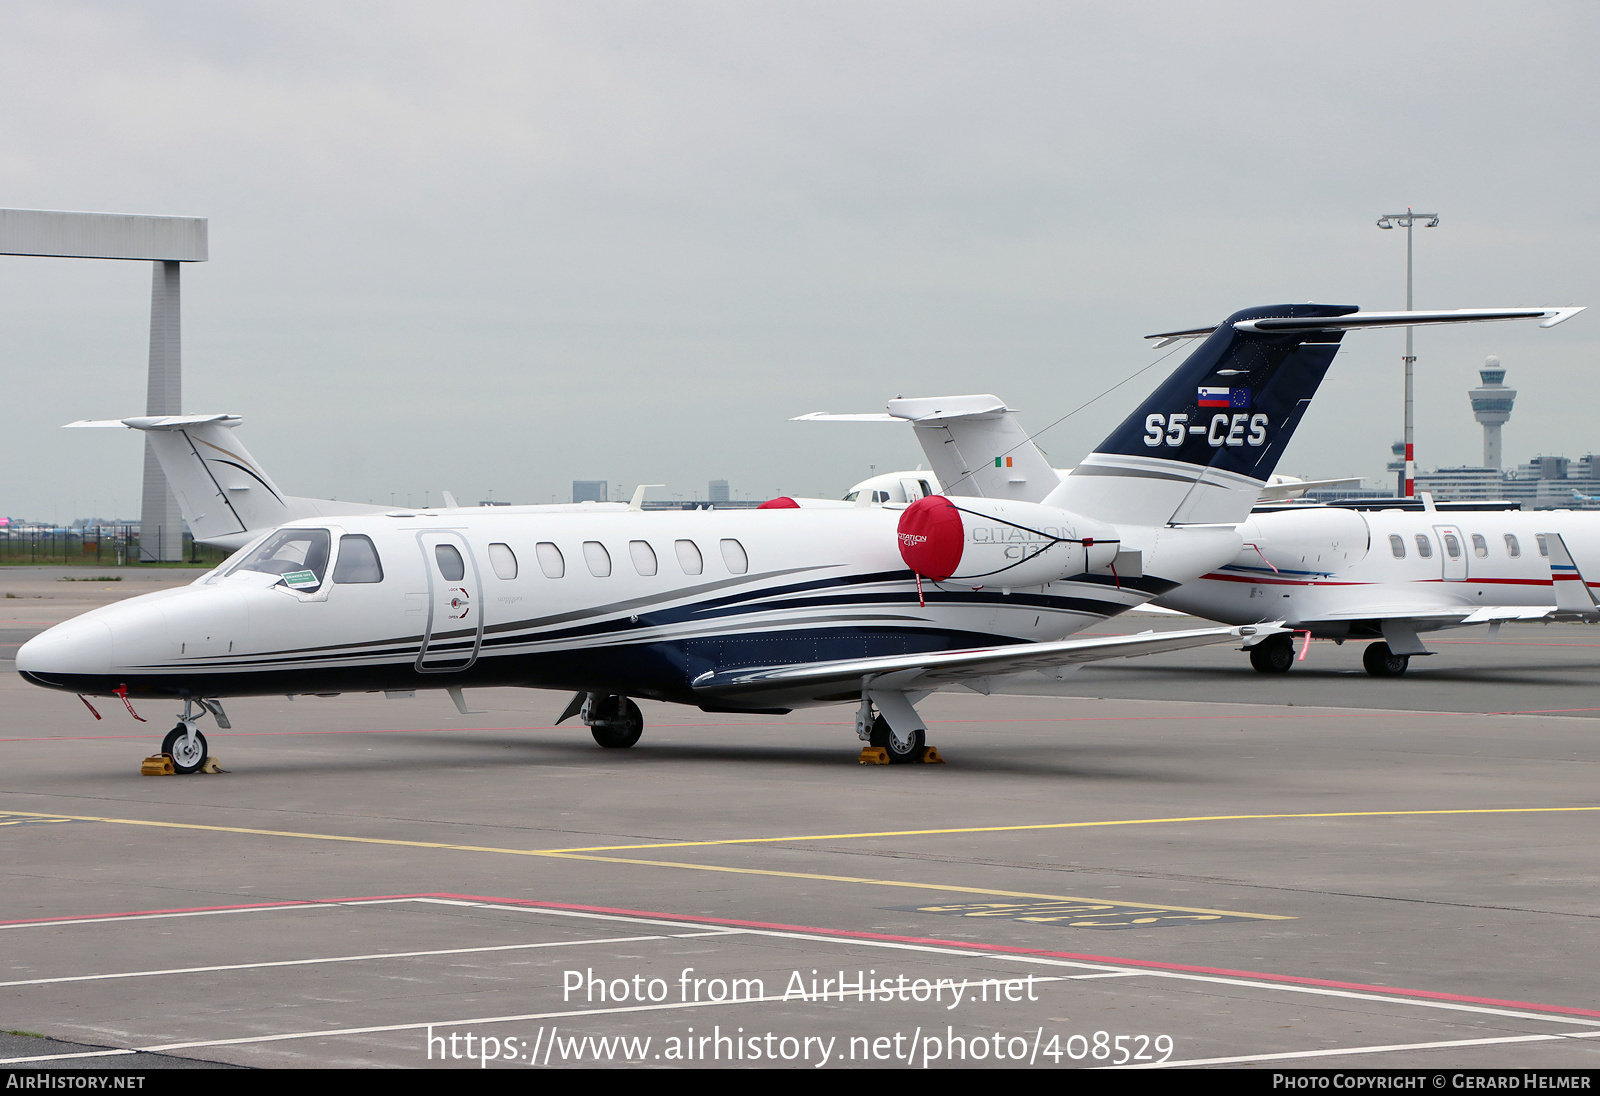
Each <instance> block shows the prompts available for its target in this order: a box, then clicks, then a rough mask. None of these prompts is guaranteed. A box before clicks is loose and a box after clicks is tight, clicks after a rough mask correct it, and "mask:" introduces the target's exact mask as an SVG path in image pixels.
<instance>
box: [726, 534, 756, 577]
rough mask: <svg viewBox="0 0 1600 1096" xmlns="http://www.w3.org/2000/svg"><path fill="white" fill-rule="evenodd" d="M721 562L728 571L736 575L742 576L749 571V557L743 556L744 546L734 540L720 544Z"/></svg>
mask: <svg viewBox="0 0 1600 1096" xmlns="http://www.w3.org/2000/svg"><path fill="white" fill-rule="evenodd" d="M722 562H723V563H726V564H727V565H728V570H729V571H730V572H732V573H733V574H736V575H742V574H744V573H745V572H746V571H748V570H750V557H749V556H747V555H745V554H744V545H742V544H740V543H739V542H738V541H736V540H724V541H723V542H722Z"/></svg>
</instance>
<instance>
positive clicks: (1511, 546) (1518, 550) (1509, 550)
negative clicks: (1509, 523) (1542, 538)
mask: <svg viewBox="0 0 1600 1096" xmlns="http://www.w3.org/2000/svg"><path fill="white" fill-rule="evenodd" d="M1521 554H1522V545H1520V544H1518V543H1517V538H1516V536H1515V535H1514V534H1512V533H1507V534H1506V555H1508V556H1510V557H1511V558H1512V559H1516V558H1517V557H1518V556H1520V555H1521Z"/></svg>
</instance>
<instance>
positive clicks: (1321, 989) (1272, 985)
mask: <svg viewBox="0 0 1600 1096" xmlns="http://www.w3.org/2000/svg"><path fill="white" fill-rule="evenodd" d="M745 931H746V932H748V933H750V934H751V935H752V936H778V937H789V938H791V939H797V940H817V941H825V942H828V943H836V944H862V945H866V946H868V947H877V948H894V949H897V950H901V951H927V952H933V953H936V954H941V955H962V956H968V957H971V958H981V959H1002V960H1005V961H1007V962H1013V963H1036V964H1039V965H1041V966H1049V967H1079V968H1083V969H1086V970H1100V971H1106V972H1108V973H1115V974H1123V975H1134V974H1143V975H1148V976H1149V977H1151V978H1173V979H1177V980H1178V981H1184V982H1211V983H1214V984H1217V985H1223V986H1244V987H1248V988H1251V989H1266V990H1277V991H1280V992H1287V993H1309V994H1313V995H1315V996H1320V997H1343V998H1349V999H1352V1000H1357V1001H1381V1002H1384V1003H1385V1004H1392V1005H1411V1006H1415V1007H1420V1008H1435V1009H1445V1010H1448V1011H1452V1012H1475V1013H1481V1014H1484V1015H1488V1016H1509V1017H1512V1018H1514V1019H1518V1020H1550V1021H1555V1022H1556V1023H1562V1024H1581V1025H1583V1026H1585V1027H1594V1028H1600V1019H1595V1018H1592V1017H1586V1016H1568V1015H1564V1014H1561V1013H1552V1012H1526V1011H1522V1010H1520V1009H1506V1008H1495V1007H1492V1006H1488V1005H1472V1004H1467V1003H1465V1002H1460V1001H1438V1000H1433V999H1430V998H1426V997H1402V996H1390V995H1389V994H1385V993H1364V992H1361V991H1359V990H1347V989H1335V988H1333V987H1331V986H1301V985H1295V984H1293V983H1291V982H1263V981H1259V980H1256V979H1252V978H1236V977H1230V976H1228V975H1224V974H1194V973H1191V972H1188V971H1177V970H1160V969H1155V968H1149V967H1117V966H1112V965H1111V964H1108V963H1088V962H1083V961H1081V960H1076V959H1053V958H1050V957H1048V956H1042V955H1025V954H1018V953H1016V952H980V951H966V950H964V949H956V948H946V947H939V946H937V945H933V944H902V943H898V942H895V941H886V940H861V939H857V938H854V937H848V936H822V935H819V934H817V933H804V932H784V931H781V930H777V929H746V930H745Z"/></svg>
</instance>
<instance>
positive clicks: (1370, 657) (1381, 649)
mask: <svg viewBox="0 0 1600 1096" xmlns="http://www.w3.org/2000/svg"><path fill="white" fill-rule="evenodd" d="M1361 665H1363V666H1365V667H1366V668H1367V673H1369V674H1371V675H1372V676H1373V677H1399V676H1400V675H1401V674H1403V673H1405V672H1406V667H1407V666H1409V665H1411V656H1410V655H1397V654H1395V653H1394V652H1393V651H1391V650H1389V645H1388V644H1387V643H1383V642H1378V643H1369V644H1367V649H1366V650H1364V651H1362V652H1361Z"/></svg>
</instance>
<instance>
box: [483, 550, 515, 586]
mask: <svg viewBox="0 0 1600 1096" xmlns="http://www.w3.org/2000/svg"><path fill="white" fill-rule="evenodd" d="M489 563H490V564H491V565H492V566H493V567H494V574H495V577H496V578H503V579H505V580H506V581H507V582H510V581H511V580H512V579H514V578H516V577H517V553H515V552H513V551H512V550H511V545H509V544H491V545H489Z"/></svg>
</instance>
